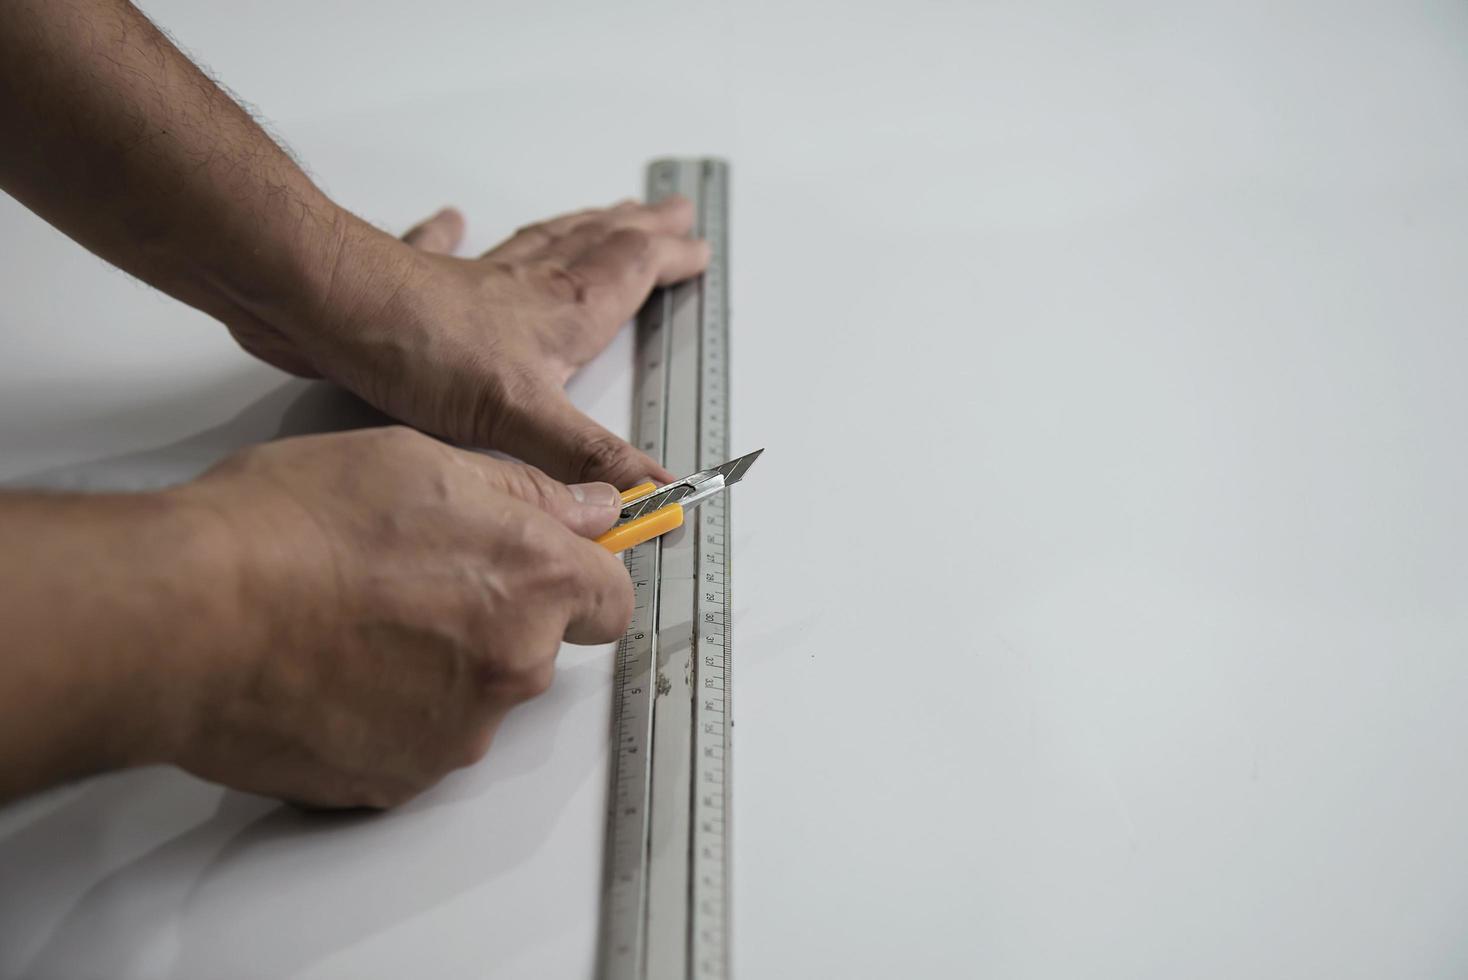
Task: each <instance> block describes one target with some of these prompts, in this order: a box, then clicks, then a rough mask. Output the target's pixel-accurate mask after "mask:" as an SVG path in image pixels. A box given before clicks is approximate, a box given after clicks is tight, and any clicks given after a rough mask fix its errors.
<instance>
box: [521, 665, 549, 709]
mask: <svg viewBox="0 0 1468 980" xmlns="http://www.w3.org/2000/svg"><path fill="white" fill-rule="evenodd" d="M555 679H556V665H555V661H554V660H547V661H545V662H544V663H539V664H536V665H535V666H533V667H530V668H528V669H526V670H524V671H522V672H521V675H520V694H521V696H522V697H523V698H524V699H525V700H527V701H528V700H530V699H531V698H538V697H540V696H541V695H542V694H544V693H545V692H547V691H549V690H550V689H551V684H552V683H554V681H555Z"/></svg>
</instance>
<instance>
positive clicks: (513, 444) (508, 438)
mask: <svg viewBox="0 0 1468 980" xmlns="http://www.w3.org/2000/svg"><path fill="white" fill-rule="evenodd" d="M692 223H693V208H692V205H690V204H689V202H688V201H687V200H686V199H684V198H679V197H675V198H670V199H668V200H666V201H663V202H661V203H659V204H655V205H642V204H637V203H634V202H625V203H622V204H618V205H616V206H615V207H610V208H605V209H599V210H591V211H581V212H577V213H575V214H569V215H565V216H563V217H559V218H554V219H552V220H550V221H546V222H544V223H541V224H537V225H531V226H530V227H528V228H524V229H521V230H520V231H519V232H517V233H516V234H515V235H514V236H513V237H512V238H510V239H509V241H507V242H505V243H504V244H502V245H500V246H498V247H497V248H494V249H492V250H490V251H489V252H487V253H486V254H485V255H484V256H483V257H481V258H478V259H457V258H453V257H451V255H450V253H452V252H453V250H454V249H455V248H456V247H457V246H458V243H459V241H460V239H461V238H462V237H463V230H464V222H463V218H462V217H461V216H460V215H459V214H458V212H456V211H453V210H444V211H441V212H439V213H438V214H437V215H435V216H434V217H432V218H430V219H428V220H427V221H425V222H424V223H423V224H421V225H419V226H417V227H416V228H414V229H413V230H412V231H410V232H409V233H408V234H407V235H406V236H405V237H404V242H405V243H406V244H399V243H396V242H390V241H386V240H385V238H386V236H383V235H381V234H380V233H378V232H376V231H375V230H374V229H369V228H366V227H364V226H362V225H361V223H360V222H356V221H355V220H351V221H344V227H343V232H342V239H341V243H340V245H339V246H338V248H337V249H336V250H335V251H334V253H333V254H332V256H331V259H332V261H333V262H334V263H335V268H336V270H337V271H336V273H335V274H334V275H333V276H331V277H330V279H331V281H332V283H333V288H332V289H331V290H330V291H329V292H328V293H327V294H326V295H325V297H324V298H323V300H322V303H321V305H320V307H319V312H318V313H317V315H315V316H303V315H302V314H301V313H300V312H299V311H291V313H289V314H287V315H282V316H279V317H278V319H277V323H278V326H270V325H268V324H267V323H265V322H264V321H262V320H261V319H259V318H256V317H254V316H251V317H248V318H244V319H242V320H239V321H234V322H231V324H230V329H231V331H232V332H233V333H234V335H235V337H236V338H237V339H238V340H239V342H240V344H241V345H242V346H243V347H245V349H246V350H249V351H251V352H253V353H255V354H256V355H258V356H259V357H261V358H262V359H264V360H266V361H269V362H270V363H272V364H275V365H276V366H278V367H282V368H284V369H286V370H288V371H292V372H295V373H297V374H305V375H322V376H325V377H328V378H331V379H332V380H334V381H337V382H338V383H340V384H342V385H344V386H346V387H348V388H350V389H352V390H353V391H355V392H356V393H357V394H359V395H361V396H362V397H363V398H365V399H366V400H367V401H369V402H372V403H373V404H374V405H376V406H377V407H378V408H380V409H382V410H383V411H385V412H387V413H388V414H390V415H392V416H394V417H395V418H399V419H402V420H404V421H406V422H409V423H411V424H412V425H415V426H417V427H419V428H422V429H426V430H428V431H430V432H434V433H437V434H439V435H442V436H445V437H447V438H449V439H452V440H454V441H455V442H459V443H464V444H468V445H473V446H487V447H490V448H494V449H499V450H502V451H504V452H507V453H510V454H512V455H514V456H517V457H519V458H520V459H523V460H526V461H528V462H530V463H534V464H535V465H537V466H539V467H541V468H542V469H544V470H546V471H547V472H549V473H552V474H554V475H555V476H557V477H560V478H563V479H567V480H605V481H607V482H610V483H613V484H616V485H618V486H621V487H627V486H631V485H632V484H634V483H638V482H641V481H642V480H643V479H646V478H649V477H651V478H654V479H656V480H658V481H659V482H665V481H667V480H670V479H672V476H671V474H669V473H668V472H667V471H666V470H664V469H663V468H662V467H661V466H659V465H658V464H657V463H656V462H655V461H653V460H652V459H651V458H650V457H648V456H647V455H646V454H644V453H642V452H639V451H638V450H636V449H634V448H633V447H632V446H630V445H628V444H627V443H626V442H625V441H624V440H622V439H620V438H618V437H617V436H614V435H612V434H611V433H610V432H608V431H607V430H606V429H604V428H602V427H601V426H600V425H597V424H596V423H595V422H593V421H592V420H590V419H589V418H587V417H586V416H585V415H583V414H582V413H581V412H579V411H577V409H576V408H575V407H574V406H572V404H571V403H570V400H569V399H567V397H566V394H565V391H564V386H565V384H566V382H567V381H568V380H569V379H570V377H571V375H572V374H574V373H575V372H576V371H577V370H578V369H579V368H581V367H582V366H583V365H584V364H585V363H586V362H587V361H589V360H591V358H593V357H595V356H596V355H597V354H598V353H599V352H600V351H601V350H602V349H603V348H604V347H606V345H607V343H608V342H610V340H611V339H612V337H613V336H614V335H615V333H616V331H617V329H618V327H620V326H621V325H622V324H623V323H625V322H626V321H627V319H628V318H629V317H631V316H632V314H633V313H634V312H636V310H637V308H638V307H639V306H641V305H642V302H643V301H644V300H645V299H646V298H647V296H648V294H649V293H650V292H651V291H652V289H653V287H654V286H655V285H666V284H668V283H671V282H676V281H678V280H680V279H685V278H687V277H689V276H691V275H695V274H697V273H698V272H700V271H702V270H703V268H704V266H705V265H707V263H708V257H709V254H708V246H707V245H706V244H705V243H703V242H700V241H695V240H692V239H690V238H688V237H687V235H688V231H689V228H690V227H691V225H692ZM410 246H414V247H410ZM267 315H268V314H267Z"/></svg>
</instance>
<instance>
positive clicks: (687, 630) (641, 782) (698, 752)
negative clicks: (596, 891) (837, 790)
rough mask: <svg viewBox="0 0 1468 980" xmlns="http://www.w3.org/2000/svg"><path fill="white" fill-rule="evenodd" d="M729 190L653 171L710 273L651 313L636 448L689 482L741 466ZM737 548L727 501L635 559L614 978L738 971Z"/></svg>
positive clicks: (642, 317)
mask: <svg viewBox="0 0 1468 980" xmlns="http://www.w3.org/2000/svg"><path fill="white" fill-rule="evenodd" d="M728 182H729V172H728V167H727V165H726V164H725V163H723V162H722V161H718V160H708V159H680V160H658V161H656V162H654V163H652V164H650V165H649V166H648V171H647V197H648V200H649V201H657V200H660V199H662V198H664V197H667V196H669V195H671V194H682V195H683V196H685V197H687V198H688V199H689V200H691V201H692V202H693V204H694V208H695V211H696V214H697V219H696V225H695V232H694V233H695V234H696V235H697V236H698V237H700V238H703V239H704V240H705V241H707V242H708V243H709V245H710V249H711V258H710V261H709V267H708V269H707V270H706V271H705V272H704V274H703V275H702V276H699V277H698V278H696V279H692V280H689V281H688V282H684V283H679V284H677V285H674V286H670V287H668V288H665V289H661V290H658V291H657V292H655V293H654V294H653V295H652V297H651V298H650V299H649V300H648V302H647V304H646V305H645V306H644V307H643V309H642V311H641V312H640V313H639V314H638V319H637V357H636V367H635V370H636V377H635V381H634V386H633V392H634V398H635V403H634V412H633V416H634V441H635V442H636V443H637V444H638V445H639V446H640V447H641V448H642V449H643V450H645V451H646V452H647V453H648V454H649V455H651V456H652V457H653V458H654V459H659V460H661V461H662V464H663V465H664V466H665V467H667V468H668V469H669V470H672V471H673V472H675V473H696V474H700V473H704V472H706V471H710V470H712V469H714V468H716V467H718V466H719V465H720V464H721V463H723V462H724V461H725V460H727V459H728V458H729V452H728V447H729V371H728V363H729V361H728V351H729V319H728V263H729V251H728ZM751 462H752V460H751ZM746 469H747V466H746ZM729 541H730V537H729V494H728V493H727V492H720V493H715V494H713V495H712V496H710V497H709V498H708V499H707V500H706V501H704V502H703V504H702V506H701V507H700V508H699V510H698V511H697V512H696V519H693V520H689V521H688V522H687V523H685V524H684V525H683V526H682V527H681V528H678V529H677V530H674V531H672V532H671V533H668V534H666V535H664V536H662V537H659V538H656V539H654V540H651V541H647V542H646V543H644V544H639V545H637V546H636V547H633V548H631V549H630V550H629V551H627V552H626V553H625V560H626V563H627V569H628V571H629V573H630V574H631V576H632V583H633V586H634V589H635V592H636V597H637V598H636V603H635V607H634V611H633V616H632V623H631V626H629V627H628V630H627V634H626V635H625V636H624V637H623V639H622V641H621V643H620V644H619V645H618V648H617V665H616V674H615V682H614V694H613V697H614V700H613V707H612V725H613V739H614V742H613V752H612V775H611V790H610V796H609V800H608V807H607V849H606V869H605V877H604V881H603V894H602V929H601V943H600V964H599V975H600V976H601V977H602V978H603V980H683V978H697V980H704V978H711V977H723V976H726V975H727V974H728V969H729V943H728V934H729V805H730V781H729V772H730V769H729V761H730V756H729V749H730V730H731V727H732V720H731V717H732V716H731V711H730V707H731V703H730V683H729V673H730V666H731V658H732V644H731V636H730V630H729V618H730V607H731V599H730V586H731V576H730V553H729V550H730V549H729Z"/></svg>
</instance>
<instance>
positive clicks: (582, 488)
mask: <svg viewBox="0 0 1468 980" xmlns="http://www.w3.org/2000/svg"><path fill="white" fill-rule="evenodd" d="M568 489H569V490H570V491H571V496H573V497H575V498H576V500H577V502H578V503H582V504H586V505H587V506H589V507H612V508H616V507H619V506H621V503H622V495H621V493H620V492H619V491H618V490H617V488H616V487H614V486H612V485H611V484H610V483H573V484H571V485H570V487H569V488H568Z"/></svg>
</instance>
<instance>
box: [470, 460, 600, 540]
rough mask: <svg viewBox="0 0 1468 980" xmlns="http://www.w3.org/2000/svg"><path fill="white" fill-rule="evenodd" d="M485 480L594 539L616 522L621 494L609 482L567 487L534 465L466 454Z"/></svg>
mask: <svg viewBox="0 0 1468 980" xmlns="http://www.w3.org/2000/svg"><path fill="white" fill-rule="evenodd" d="M464 455H465V456H467V457H469V458H470V459H471V460H472V461H473V464H472V465H474V466H475V467H476V468H477V469H479V470H480V472H481V474H482V476H483V477H484V479H485V480H486V481H487V482H488V483H489V484H490V485H491V486H493V487H494V488H495V489H497V490H501V491H503V492H504V493H507V494H509V495H510V496H512V497H515V498H517V499H519V500H523V501H524V502H525V503H527V504H531V505H532V506H535V507H538V508H540V509H541V510H543V511H545V512H546V513H547V514H549V515H550V516H551V517H554V518H555V519H556V520H558V521H560V522H561V523H562V524H564V525H565V526H566V527H567V528H569V529H570V530H571V531H574V532H575V533H576V534H579V535H581V536H582V537H586V538H594V537H596V536H597V535H598V534H601V533H602V532H603V531H605V530H607V528H609V527H611V526H612V525H613V524H615V523H616V522H617V515H618V514H619V513H621V510H622V495H621V494H620V493H618V492H617V488H616V487H614V486H612V485H611V484H609V483H579V484H575V485H573V486H567V485H566V484H564V483H561V482H560V481H559V480H553V479H551V478H550V477H548V476H546V475H545V474H544V473H542V472H541V471H540V470H538V469H536V468H535V467H533V466H525V465H523V464H521V463H510V462H506V461H504V460H498V459H491V458H490V457H488V456H481V455H480V454H478V453H465V454H464Z"/></svg>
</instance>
